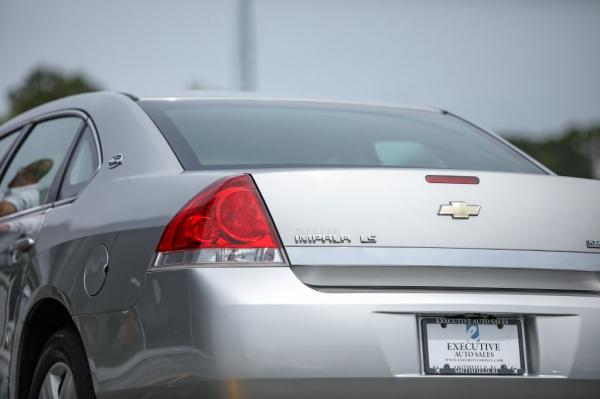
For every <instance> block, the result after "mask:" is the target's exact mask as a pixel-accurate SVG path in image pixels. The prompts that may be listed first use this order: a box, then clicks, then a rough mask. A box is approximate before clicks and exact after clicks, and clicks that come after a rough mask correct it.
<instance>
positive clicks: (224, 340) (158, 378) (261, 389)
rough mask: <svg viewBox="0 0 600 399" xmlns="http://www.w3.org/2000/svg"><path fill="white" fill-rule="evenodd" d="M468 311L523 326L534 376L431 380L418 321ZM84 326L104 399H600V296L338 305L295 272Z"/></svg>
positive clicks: (342, 298)
mask: <svg viewBox="0 0 600 399" xmlns="http://www.w3.org/2000/svg"><path fill="white" fill-rule="evenodd" d="M464 313H483V314H511V315H519V316H523V317H524V319H525V344H526V363H527V375H525V376H522V377H487V376H482V377H441V376H428V375H425V374H424V373H423V371H422V359H421V348H420V341H419V331H418V323H417V319H418V316H419V315H428V314H464ZM76 320H77V322H78V324H79V326H80V330H81V332H82V336H83V339H84V344H85V346H86V349H87V351H88V356H89V357H90V363H91V366H92V373H93V375H94V379H95V383H96V387H97V392H98V396H99V397H100V398H103V397H104V398H113V397H114V398H118V397H127V398H132V397H138V396H139V397H142V396H143V397H144V398H146V397H178V395H182V396H179V397H185V395H187V394H189V395H190V396H191V397H192V396H193V397H199V396H201V395H202V394H204V395H205V396H204V397H229V398H270V397H273V398H279V399H283V398H288V397H289V398H300V397H302V398H306V397H319V398H329V397H332V398H338V397H339V398H342V397H343V398H346V399H347V398H355V397H356V398H365V397H370V398H388V397H390V398H391V397H394V398H402V397H406V398H419V397H437V396H440V397H447V398H450V397H460V398H465V397H482V396H485V397H486V398H492V397H503V398H506V396H511V397H513V398H514V397H527V398H534V397H540V398H549V397H556V398H568V397H573V398H575V397H577V398H584V397H589V398H598V397H600V296H597V295H550V294H548V295H547V294H523V293H484V292H458V291H447V292H431V291H429V292H416V291H413V292H407V291H397V292H392V291H389V292H335V293H331V292H321V291H317V290H314V289H312V288H309V287H307V286H306V285H304V284H303V283H302V282H300V280H298V278H297V277H296V276H295V275H294V273H293V272H292V271H291V270H290V269H289V268H285V267H273V268H238V269H233V268H230V269H201V268H198V269H189V270H177V271H168V272H155V273H151V274H149V275H148V279H147V281H146V284H145V288H144V294H143V296H142V297H141V298H140V300H139V301H138V303H137V304H136V305H135V306H134V308H132V309H131V310H129V311H124V312H115V313H104V314H94V315H84V316H78V317H77V318H76Z"/></svg>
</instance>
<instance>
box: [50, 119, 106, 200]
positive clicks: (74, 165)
mask: <svg viewBox="0 0 600 399" xmlns="http://www.w3.org/2000/svg"><path fill="white" fill-rule="evenodd" d="M98 166H99V160H98V150H97V147H96V141H95V140H94V136H93V133H92V131H91V129H90V128H89V126H88V127H86V128H85V130H84V131H83V134H82V136H81V138H80V139H79V142H78V143H77V146H76V147H75V150H74V151H73V156H72V157H71V160H70V161H69V166H68V167H67V170H66V172H65V176H64V178H63V182H62V185H61V188H60V192H59V195H58V199H59V200H60V199H65V198H72V197H75V196H76V195H77V194H79V192H80V191H81V190H82V189H83V187H85V185H86V184H87V182H88V181H89V180H90V179H91V177H92V175H93V174H94V172H95V171H96V169H98Z"/></svg>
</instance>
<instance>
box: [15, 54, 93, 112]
mask: <svg viewBox="0 0 600 399" xmlns="http://www.w3.org/2000/svg"><path fill="white" fill-rule="evenodd" d="M98 90H100V87H99V86H98V85H96V84H95V83H93V82H92V81H90V80H89V79H88V78H87V77H86V76H85V75H84V74H81V73H71V74H69V73H65V72H62V71H60V70H58V69H55V68H49V67H44V66H41V67H37V68H35V69H34V70H32V71H31V72H30V73H29V75H27V77H26V78H25V81H24V82H23V83H22V84H21V85H20V86H17V87H15V88H13V89H11V90H10V91H9V93H8V99H9V102H10V114H9V116H11V117H12V116H16V115H18V114H20V113H22V112H25V111H27V110H29V109H31V108H33V107H36V106H38V105H41V104H44V103H46V102H48V101H51V100H56V99H57V98H61V97H66V96H70V95H73V94H79V93H86V92H90V91H98Z"/></svg>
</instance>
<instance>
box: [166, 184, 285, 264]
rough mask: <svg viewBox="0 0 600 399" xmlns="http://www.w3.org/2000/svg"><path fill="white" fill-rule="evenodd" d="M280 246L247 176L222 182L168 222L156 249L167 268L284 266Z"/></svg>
mask: <svg viewBox="0 0 600 399" xmlns="http://www.w3.org/2000/svg"><path fill="white" fill-rule="evenodd" d="M280 248H281V245H280V244H279V240H278V239H277V235H276V232H275V227H274V226H273V223H272V222H271V219H270V217H269V214H268V212H267V209H266V207H265V205H264V203H263V201H262V198H261V197H260V194H259V193H258V190H257V189H256V186H255V185H254V182H253V181H252V178H251V177H250V176H248V175H242V176H236V177H232V178H225V179H221V180H219V181H217V182H215V183H213V184H211V185H210V186H209V187H207V188H206V189H205V190H203V191H202V192H201V193H200V194H198V195H197V196H196V197H195V198H194V199H192V200H191V201H190V202H189V203H188V204H187V205H185V206H184V207H183V209H182V210H181V211H179V213H178V214H177V215H175V217H174V218H173V219H172V220H171V222H170V223H169V225H168V226H167V228H166V229H165V231H164V233H163V236H162V238H161V240H160V242H159V244H158V248H157V252H158V253H159V256H158V257H157V262H156V263H155V266H165V263H169V264H172V265H173V264H177V263H192V264H193V263H236V262H255V263H265V262H266V263H282V262H283V258H282V255H281V251H280Z"/></svg>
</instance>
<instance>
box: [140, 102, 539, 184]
mask: <svg viewBox="0 0 600 399" xmlns="http://www.w3.org/2000/svg"><path fill="white" fill-rule="evenodd" d="M140 105H141V106H142V108H143V109H144V110H145V111H146V112H147V113H148V114H149V115H150V117H151V118H152V119H153V120H154V122H155V123H156V124H157V126H158V127H159V129H160V130H161V131H162V132H163V134H164V135H165V137H166V139H167V140H168V141H169V144H170V145H171V147H172V148H173V149H174V151H175V153H176V154H177V156H178V157H179V159H180V160H181V161H182V163H183V164H184V167H185V168H186V169H201V168H239V167H242V168H243V167H305V166H309V167H310V166H315V167H395V168H427V169H461V170H484V171H502V172H520V173H543V171H542V170H541V169H539V168H538V167H537V166H536V165H535V164H533V163H532V162H530V161H529V160H528V159H526V158H525V157H523V156H521V155H520V154H519V153H518V152H516V151H515V150H513V149H512V148H511V147H509V146H507V145H506V144H504V143H502V142H501V141H499V140H497V139H496V138H494V137H493V136H490V135H488V134H487V133H485V132H483V131H481V130H479V129H477V128H476V127H474V126H472V125H470V124H468V123H466V122H464V121H462V120H460V119H459V118H456V117H454V116H451V115H447V114H442V113H437V112H428V111H411V110H402V109H396V108H386V107H374V106H351V105H344V106H339V105H327V104H324V105H315V104H310V103H292V102H280V103H277V102H264V103H262V102H248V101H246V102H242V101H239V102H235V101H229V102H226V101H222V102H221V103H218V102H216V101H213V102H211V101H207V100H200V101H198V100H181V101H157V100H146V101H143V100H142V101H140Z"/></svg>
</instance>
